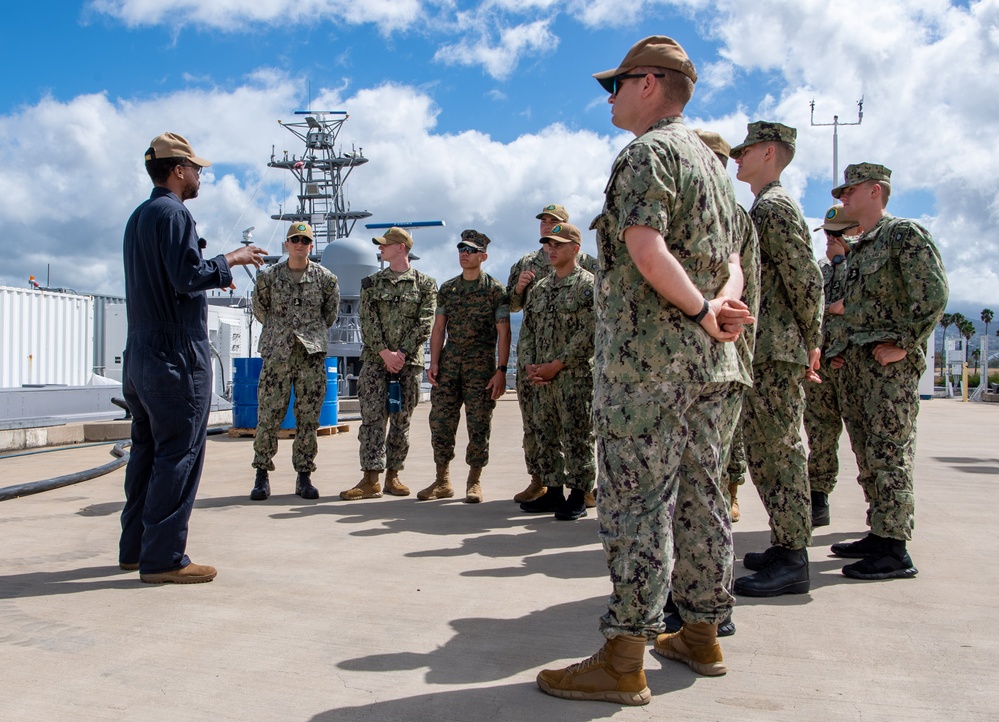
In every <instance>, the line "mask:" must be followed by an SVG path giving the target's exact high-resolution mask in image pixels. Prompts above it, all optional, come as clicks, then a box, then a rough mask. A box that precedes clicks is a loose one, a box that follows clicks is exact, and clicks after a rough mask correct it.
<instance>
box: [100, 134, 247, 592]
mask: <svg viewBox="0 0 999 722" xmlns="http://www.w3.org/2000/svg"><path fill="white" fill-rule="evenodd" d="M145 157H146V172H147V173H149V177H150V178H151V179H152V181H153V185H154V186H155V187H154V188H153V192H152V195H151V196H150V198H149V200H148V201H146V202H145V203H143V204H142V205H140V206H139V207H138V208H136V209H135V212H134V213H132V217H131V218H129V219H128V224H127V225H126V226H125V241H124V259H125V309H126V313H127V316H128V339H127V341H126V343H125V361H124V377H123V383H122V386H123V392H124V395H125V401H126V402H127V403H128V408H129V409H130V410H131V412H132V416H133V421H132V447H131V453H130V456H129V460H128V466H127V467H126V469H125V508H124V509H123V510H122V512H121V542H120V544H119V556H118V560H119V566H120V567H121V568H122V569H138V570H139V575H140V579H141V580H142V581H143V582H147V583H152V584H162V583H178V584H192V583H197V582H210V581H211V580H212V579H214V578H215V574H216V571H215V569H214V567H210V566H207V565H203V564H192V563H191V560H190V559H189V558H188V556H187V554H186V553H185V549H186V547H187V523H188V520H189V519H190V518H191V511H192V509H193V507H194V497H195V494H196V493H197V491H198V482H199V481H200V479H201V468H202V466H203V464H204V459H205V432H206V429H207V426H208V411H209V408H210V405H211V381H212V373H211V360H210V358H209V346H208V301H207V299H206V297H205V291H206V290H207V289H210V288H222V289H226V288H234V287H235V286H234V285H233V279H232V272H231V270H230V268H231V267H232V266H238V265H253V266H260V265H261V263H263V254H264V251H263V250H261V249H260V248H257V247H256V246H245V247H243V248H240V249H238V250H236V251H233V252H232V253H228V254H226V255H224V256H223V255H219V256H216V257H215V258H213V259H211V260H205V259H203V258H202V257H201V249H200V248H199V246H198V233H197V229H196V227H195V223H194V218H193V217H192V216H191V213H190V212H189V211H188V210H187V208H185V207H184V201H187V200H189V199H191V198H196V197H197V195H198V188H199V187H200V185H201V181H200V175H201V169H202V167H204V166H208V165H211V163H210V162H209V161H207V160H204V159H203V158H199V157H197V156H196V155H195V154H194V150H193V149H192V148H191V146H190V144H189V143H188V142H187V141H186V140H185V139H184V138H183V137H181V136H179V135H177V134H175V133H164V134H163V135H160V136H157V137H156V138H154V139H153V141H152V142H151V143H150V147H149V149H148V150H147V151H146V156H145Z"/></svg>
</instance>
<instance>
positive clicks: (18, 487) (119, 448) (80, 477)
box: [0, 441, 132, 501]
mask: <svg viewBox="0 0 999 722" xmlns="http://www.w3.org/2000/svg"><path fill="white" fill-rule="evenodd" d="M131 443H132V442H131V441H119V442H118V443H117V444H115V445H114V448H113V449H111V454H112V456H116V457H118V458H116V459H115V460H114V461H110V462H108V463H107V464H104V465H103V466H98V467H95V468H93V469H87V470H86V471H77V472H76V473H73V474H66V475H64V476H57V477H55V478H54V479H44V480H42V481H31V482H28V483H27V484H15V485H14V486H5V487H3V488H2V489H0V501H8V500H10V499H17V498H18V497H21V496H30V495H32V494H40V493H41V492H43V491H52V490H53V489H59V488H61V487H63V486H69V485H70V484H79V483H80V482H81V481H87V480H88V479H93V478H95V477H98V476H103V475H104V474H109V473H111V472H112V471H114V470H115V469H120V468H121V467H122V466H124V465H125V464H126V463H128V452H127V451H125V447H126V446H129V445H131Z"/></svg>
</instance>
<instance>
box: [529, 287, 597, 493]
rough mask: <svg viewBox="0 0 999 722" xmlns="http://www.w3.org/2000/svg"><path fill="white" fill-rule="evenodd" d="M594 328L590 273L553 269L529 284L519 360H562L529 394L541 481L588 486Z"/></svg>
mask: <svg viewBox="0 0 999 722" xmlns="http://www.w3.org/2000/svg"><path fill="white" fill-rule="evenodd" d="M593 333H594V316H593V274H592V273H590V272H589V271H587V270H585V269H582V268H576V269H574V270H573V271H572V272H571V273H569V274H568V275H567V276H566V277H565V278H558V277H557V276H556V275H555V274H554V273H552V274H550V275H548V276H546V277H544V278H542V279H541V280H540V281H538V282H537V283H536V284H534V287H533V288H532V289H531V296H530V298H528V299H527V308H526V309H525V313H524V324H523V326H522V327H521V329H520V340H519V342H518V345H517V360H518V363H519V364H522V365H523V366H524V367H526V366H527V365H528V364H541V363H548V362H549V361H555V360H558V361H561V362H562V363H564V364H565V365H566V368H564V369H562V370H561V371H559V372H558V374H556V376H555V378H553V379H552V381H551V383H549V384H547V385H544V386H538V387H535V390H534V394H533V401H534V404H533V408H532V409H531V413H530V417H531V424H532V426H533V427H534V428H535V429H536V430H537V433H538V453H537V456H536V458H535V459H534V463H535V465H536V469H537V472H536V473H537V474H538V475H539V476H540V477H541V480H542V482H543V483H544V485H545V486H562V485H567V486H569V487H570V488H573V489H582V490H583V491H590V490H591V489H592V488H593V481H594V478H595V476H596V462H595V460H594V457H593V440H594V439H593V418H592V413H593Z"/></svg>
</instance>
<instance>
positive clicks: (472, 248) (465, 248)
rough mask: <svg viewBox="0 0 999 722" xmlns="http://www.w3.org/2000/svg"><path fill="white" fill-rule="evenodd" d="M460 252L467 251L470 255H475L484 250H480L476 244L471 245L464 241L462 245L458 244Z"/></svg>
mask: <svg viewBox="0 0 999 722" xmlns="http://www.w3.org/2000/svg"><path fill="white" fill-rule="evenodd" d="M458 253H467V254H468V255H473V254H475V253H482V251H480V250H479V249H478V248H476V247H475V246H469V245H466V244H464V243H462V244H461V245H460V246H458Z"/></svg>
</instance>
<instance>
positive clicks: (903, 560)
mask: <svg viewBox="0 0 999 722" xmlns="http://www.w3.org/2000/svg"><path fill="white" fill-rule="evenodd" d="M872 536H873V535H872ZM877 538H878V539H881V540H883V543H882V547H881V549H882V550H881V552H880V553H879V554H872V555H870V556H866V557H864V558H863V559H861V560H860V561H859V562H854V563H853V564H847V565H846V566H845V567H843V574H845V575H846V576H848V577H852V578H853V579H904V578H906V577H914V576H916V575H917V574H919V570H918V569H916V567H915V566H914V565H913V563H912V558H911V557H910V556H909V552H907V551H906V549H905V541H904V540H902V539H887V538H885V537H877Z"/></svg>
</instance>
